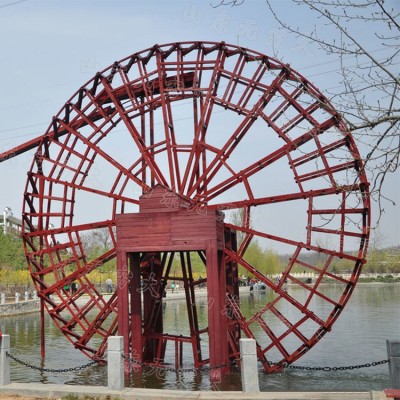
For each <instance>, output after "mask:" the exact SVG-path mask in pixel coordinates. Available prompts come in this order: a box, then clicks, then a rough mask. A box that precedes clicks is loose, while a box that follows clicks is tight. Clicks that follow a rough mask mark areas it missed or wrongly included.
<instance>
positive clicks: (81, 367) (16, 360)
mask: <svg viewBox="0 0 400 400" xmlns="http://www.w3.org/2000/svg"><path fill="white" fill-rule="evenodd" d="M6 354H7V356H8V357H10V358H11V359H12V360H14V361H15V362H17V363H18V364H21V365H24V366H25V367H28V368H32V369H36V370H38V371H41V372H55V373H58V372H73V371H81V370H83V369H85V368H87V367H90V366H92V365H94V364H97V363H98V362H99V361H90V362H89V363H87V364H85V365H81V366H79V367H72V368H61V369H53V368H42V367H37V366H35V365H31V364H28V363H27V362H25V361H22V360H20V359H18V358H17V357H15V356H13V355H12V354H10V353H9V352H6Z"/></svg>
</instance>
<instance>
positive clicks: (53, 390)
mask: <svg viewBox="0 0 400 400" xmlns="http://www.w3.org/2000/svg"><path fill="white" fill-rule="evenodd" d="M0 393H1V394H6V393H7V394H17V395H19V396H28V397H39V398H48V397H65V396H67V395H77V396H80V397H84V396H93V397H97V398H105V397H106V396H110V397H111V398H114V399H127V400H128V399H129V400H149V399H152V400H165V399H188V400H190V399H200V400H217V399H218V400H223V399H226V400H228V399H229V400H261V399H263V400H384V399H386V397H385V395H384V393H383V392H262V393H254V394H251V393H249V394H246V393H243V392H219V391H214V392H211V391H203V392H194V391H193V392H187V391H181V390H161V389H139V388H138V389H135V388H126V389H124V390H121V391H115V390H114V391H113V390H108V389H107V387H104V386H73V385H55V384H42V383H11V384H9V385H5V386H0Z"/></svg>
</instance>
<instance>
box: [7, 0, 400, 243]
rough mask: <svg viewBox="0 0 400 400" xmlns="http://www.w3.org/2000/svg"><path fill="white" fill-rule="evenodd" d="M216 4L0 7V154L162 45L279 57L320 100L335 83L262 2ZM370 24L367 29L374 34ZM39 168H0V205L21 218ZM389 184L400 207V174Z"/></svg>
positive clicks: (21, 162)
mask: <svg viewBox="0 0 400 400" xmlns="http://www.w3.org/2000/svg"><path fill="white" fill-rule="evenodd" d="M210 2H211V4H212V3H213V2H212V1H211V0H206V1H131V0H129V1H128V0H127V1H121V0H114V1H94V0H93V1H85V2H83V1H72V0H68V1H63V0H58V1H40V0H21V1H12V0H0V54H1V62H0V87H1V97H0V152H2V151H5V150H7V149H10V148H12V147H15V146H17V145H19V144H21V143H23V142H24V141H27V140H29V139H31V138H33V137H35V136H38V135H39V134H41V133H43V132H44V131H45V130H46V128H47V126H48V125H49V123H50V122H51V118H52V116H53V115H55V114H56V113H57V112H58V110H59V109H60V108H61V107H62V106H63V104H64V103H65V101H66V100H67V99H68V98H69V97H70V96H71V95H72V94H73V93H74V92H75V91H76V90H77V89H78V88H79V87H80V86H82V85H83V84H84V83H85V82H87V81H88V80H89V79H91V77H92V76H93V75H94V74H95V73H96V72H97V71H99V70H101V69H104V68H105V67H107V66H108V65H110V64H112V63H113V62H114V61H115V60H119V59H122V58H124V57H126V56H128V55H130V54H132V53H135V52H137V51H140V50H142V49H144V48H147V47H150V46H152V45H153V44H156V43H159V44H162V43H168V42H175V41H190V40H211V41H221V40H223V41H225V42H227V43H232V44H240V45H241V46H243V47H248V48H251V49H254V50H257V51H260V52H262V53H265V54H267V55H273V54H274V53H276V52H278V56H279V57H280V58H281V59H282V60H283V61H285V62H286V63H290V64H291V65H292V67H293V68H294V69H295V70H297V71H299V72H300V73H301V74H302V75H304V76H305V77H306V78H308V79H309V80H310V81H311V82H313V83H314V84H315V85H316V86H317V87H318V88H319V89H320V90H321V91H322V92H324V91H325V90H327V89H330V88H332V87H333V86H335V85H336V84H337V81H338V64H337V60H335V59H334V58H332V57H327V56H326V55H325V54H323V53H322V52H319V51H317V50H316V49H314V48H311V47H310V46H308V45H307V43H306V42H305V41H304V40H296V39H294V38H292V37H289V36H288V35H287V34H286V33H285V32H282V31H281V30H279V29H278V26H277V24H276V22H275V21H274V20H273V18H272V17H271V16H270V15H269V14H268V11H267V7H266V5H265V2H264V1H262V0H260V1H247V2H246V3H245V5H243V6H241V7H219V8H213V7H212V6H211V5H210ZM218 2H219V1H214V4H217V3H218ZM393 4H395V2H393ZM276 5H277V6H278V9H279V10H280V12H282V14H283V15H285V17H286V18H288V19H289V21H291V22H296V21H301V23H302V24H303V25H304V26H305V27H308V28H309V29H311V28H312V26H313V25H314V24H318V23H319V21H316V20H313V19H311V18H310V17H309V15H308V14H306V13H304V12H303V10H302V9H301V8H299V7H290V3H289V2H288V1H285V0H282V1H279V2H278V1H276ZM367 25H368V24H365V27H362V28H360V29H365V30H366V32H367V31H368V26H367ZM361 150H362V149H361ZM364 155H365V154H364ZM31 160H32V154H31V153H27V154H24V155H21V156H19V157H17V158H15V159H12V160H9V161H7V162H4V163H1V164H0V181H1V191H0V207H1V209H2V210H3V208H4V207H5V206H9V207H11V208H12V210H13V213H14V215H16V216H20V214H21V208H22V195H23V192H24V186H25V181H26V172H27V170H28V169H29V167H30V164H31ZM386 185H387V194H388V196H389V197H390V198H392V199H393V200H394V201H395V202H396V203H397V204H399V203H400V177H399V174H397V175H396V176H391V177H390V178H389V179H388V180H387V183H386ZM385 209H386V213H385V215H384V217H383V219H382V223H381V226H380V236H381V238H382V242H381V245H397V244H400V231H399V229H400V228H399V226H400V213H399V207H398V206H397V205H396V206H391V205H390V204H389V203H388V204H387V205H386V207H385Z"/></svg>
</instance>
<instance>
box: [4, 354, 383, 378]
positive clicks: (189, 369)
mask: <svg viewBox="0 0 400 400" xmlns="http://www.w3.org/2000/svg"><path fill="white" fill-rule="evenodd" d="M6 354H7V356H8V357H10V358H11V359H12V360H14V361H15V362H17V363H18V364H21V365H24V366H25V367H28V368H32V369H35V370H38V371H41V372H52V373H60V372H73V371H81V370H83V369H85V368H88V367H90V366H92V365H94V364H97V363H99V362H100V361H101V360H96V361H90V362H88V363H87V364H85V365H81V366H78V367H72V368H61V369H54V368H42V367H37V366H35V365H31V364H29V363H27V362H25V361H22V360H20V359H18V358H17V357H15V356H13V355H12V354H10V353H8V352H6ZM123 357H124V358H125V359H126V360H127V361H129V362H130V363H132V364H135V365H138V366H140V367H142V368H144V369H146V370H153V371H154V370H155V369H159V370H163V371H166V372H175V373H185V372H196V371H198V370H199V368H195V367H194V366H190V367H189V366H188V367H184V368H183V367H181V368H172V367H167V366H163V365H149V364H146V363H143V362H140V361H137V360H135V359H133V358H131V357H129V356H126V355H123ZM237 361H238V360H233V361H230V362H228V363H224V364H221V365H217V366H215V367H202V368H201V370H202V371H212V370H215V369H220V368H225V367H237V365H238V363H237ZM388 362H389V360H381V361H374V362H372V363H366V364H358V365H350V366H344V367H308V366H305V365H288V364H287V363H286V362H284V363H282V362H278V363H275V362H268V364H269V365H270V366H273V365H277V366H280V367H283V368H287V369H297V370H303V371H323V372H335V371H348V370H354V369H361V368H370V367H376V366H378V365H383V364H387V363H388ZM260 371H264V370H263V369H261V370H260Z"/></svg>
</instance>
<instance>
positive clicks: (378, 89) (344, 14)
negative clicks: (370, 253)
mask: <svg viewBox="0 0 400 400" xmlns="http://www.w3.org/2000/svg"><path fill="white" fill-rule="evenodd" d="M290 1H291V2H292V4H293V5H294V6H298V7H301V8H303V9H304V8H308V10H307V11H306V12H308V13H311V16H314V17H315V21H316V22H317V23H316V24H315V26H314V27H312V28H311V30H310V29H309V28H307V27H300V26H294V25H291V24H290V23H289V22H287V21H288V19H287V18H286V16H285V15H281V14H279V13H278V8H277V6H276V4H277V3H276V2H274V1H273V0H266V3H267V6H268V8H269V11H270V12H271V14H272V16H273V17H274V18H275V20H276V21H277V22H278V24H279V25H280V27H281V28H282V29H284V30H285V31H286V32H289V34H292V35H294V36H296V37H301V38H303V39H306V40H307V41H308V42H309V44H310V45H312V46H316V47H317V48H319V50H320V51H323V52H325V53H326V54H327V56H332V57H334V59H335V60H337V62H338V63H339V76H340V79H339V82H338V83H339V84H338V86H337V88H335V89H332V90H330V92H329V93H328V97H330V100H331V102H332V104H333V105H334V107H335V108H336V110H337V111H338V112H340V113H341V115H342V116H343V117H344V119H345V120H346V122H347V124H348V126H349V129H350V130H351V132H352V133H353V136H354V137H355V138H356V139H357V140H358V142H359V143H360V144H362V145H365V146H366V147H365V148H366V150H365V151H364V153H365V154H364V155H363V159H364V168H365V169H366V170H367V171H368V173H369V175H370V177H371V183H372V185H371V193H372V195H373V196H374V198H375V199H376V200H377V202H378V206H379V211H380V212H379V215H380V216H381V215H382V212H383V211H384V201H385V200H389V201H390V202H391V203H392V204H393V205H395V204H394V202H393V201H391V200H390V199H388V198H387V196H386V195H385V193H386V191H385V190H384V182H385V179H386V178H387V175H388V174H389V173H394V172H396V171H398V170H399V161H400V160H399V157H400V130H399V128H400V97H399V95H400V92H399V91H400V76H399V73H398V69H399V67H398V64H399V55H400V48H399V40H400V21H399V15H400V13H399V11H398V9H397V10H395V9H393V8H391V7H390V6H389V5H388V4H387V2H386V3H385V1H384V0H357V1H356V0H290ZM244 3H245V0H231V1H230V0H218V1H217V0H216V1H215V2H214V4H212V6H213V7H219V6H223V5H230V6H239V5H242V4H244ZM393 4H395V2H394V3H393ZM366 26H367V27H368V31H366V30H365V29H364V30H361V29H360V28H362V27H366ZM368 33H370V34H371V36H369V35H368ZM374 46H379V47H378V48H374ZM275 55H277V54H275ZM278 58H279V57H278ZM378 222H379V221H378Z"/></svg>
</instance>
